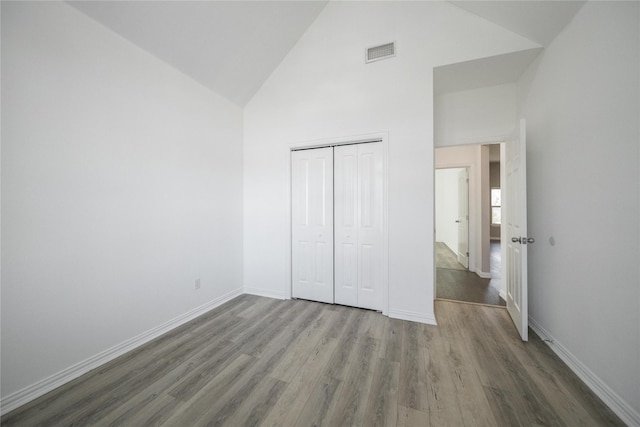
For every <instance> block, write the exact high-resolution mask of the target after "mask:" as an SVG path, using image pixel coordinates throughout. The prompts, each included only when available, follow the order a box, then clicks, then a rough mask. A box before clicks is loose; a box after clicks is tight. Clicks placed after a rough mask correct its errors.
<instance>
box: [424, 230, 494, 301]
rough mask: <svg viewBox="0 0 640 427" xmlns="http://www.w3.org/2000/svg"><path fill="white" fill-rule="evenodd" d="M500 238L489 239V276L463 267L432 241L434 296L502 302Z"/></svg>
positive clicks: (444, 247)
mask: <svg viewBox="0 0 640 427" xmlns="http://www.w3.org/2000/svg"><path fill="white" fill-rule="evenodd" d="M501 263H502V260H501V253H500V242H498V241H495V242H491V279H483V278H482V277H480V276H478V275H477V274H476V273H473V272H470V271H469V270H467V269H465V268H464V267H463V266H462V265H461V264H460V263H458V261H457V259H456V255H455V254H454V253H453V251H452V250H451V249H450V248H449V247H448V246H447V245H445V244H444V243H441V242H436V298H438V299H446V300H454V301H464V302H473V303H477V304H489V305H499V306H505V305H506V303H505V301H504V299H502V298H501V297H500V286H501V277H500V276H501Z"/></svg>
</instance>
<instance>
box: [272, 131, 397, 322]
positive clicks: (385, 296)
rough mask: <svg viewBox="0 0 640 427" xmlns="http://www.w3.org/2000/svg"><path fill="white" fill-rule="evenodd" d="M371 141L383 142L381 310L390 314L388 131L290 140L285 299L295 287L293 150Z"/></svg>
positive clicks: (288, 297) (289, 297) (288, 154)
mask: <svg viewBox="0 0 640 427" xmlns="http://www.w3.org/2000/svg"><path fill="white" fill-rule="evenodd" d="M369 142H380V143H381V144H382V259H383V263H382V264H383V265H382V277H381V282H382V314H384V315H387V316H388V314H389V227H388V223H389V221H388V218H389V204H388V193H389V191H388V189H389V182H388V176H389V173H388V171H389V164H388V159H389V155H388V154H389V134H388V132H376V133H370V134H362V135H354V136H346V137H337V138H329V139H322V140H315V141H307V142H294V143H290V144H289V146H288V150H287V151H288V152H287V160H288V165H289V166H288V169H289V185H288V186H287V188H288V190H287V191H288V202H289V209H288V213H289V215H288V218H287V222H288V229H289V235H288V239H287V240H288V242H289V250H288V264H289V286H288V287H287V292H286V295H285V299H291V294H292V288H293V275H292V272H293V270H292V267H293V263H292V245H291V242H292V237H293V235H292V228H291V227H292V192H291V188H292V187H291V185H292V177H293V173H292V169H291V152H292V151H297V150H306V149H312V148H324V147H335V146H340V145H350V144H363V143H369Z"/></svg>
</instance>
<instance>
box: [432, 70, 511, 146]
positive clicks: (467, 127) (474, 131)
mask: <svg viewBox="0 0 640 427" xmlns="http://www.w3.org/2000/svg"><path fill="white" fill-rule="evenodd" d="M434 121H435V123H434V126H435V136H434V138H435V139H434V142H435V146H436V147H447V146H454V145H460V144H473V143H489V142H501V141H504V138H505V136H509V134H510V133H511V132H512V131H513V127H514V123H515V122H516V85H515V83H508V84H503V85H498V86H490V87H484V88H480V89H473V90H465V91H459V92H448V93H443V94H439V95H438V96H436V97H435V99H434Z"/></svg>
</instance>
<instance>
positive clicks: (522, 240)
mask: <svg viewBox="0 0 640 427" xmlns="http://www.w3.org/2000/svg"><path fill="white" fill-rule="evenodd" d="M511 241H512V242H513V243H521V244H523V245H526V244H527V243H534V242H535V241H536V239H534V238H533V237H512V238H511Z"/></svg>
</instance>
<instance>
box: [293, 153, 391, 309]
mask: <svg viewBox="0 0 640 427" xmlns="http://www.w3.org/2000/svg"><path fill="white" fill-rule="evenodd" d="M382 185H383V181H382V144H381V143H379V142H376V143H365V144H354V145H343V146H337V147H334V148H331V147H327V148H318V149H310V150H302V151H294V152H293V153H292V238H293V240H292V268H293V271H292V279H293V289H292V295H293V297H294V298H304V299H310V300H314V301H322V302H335V303H337V304H344V305H350V306H354V307H362V308H370V309H374V310H382V303H383V297H382V295H383V293H382V291H383V289H382V288H383V270H382V267H383V262H384V260H383V242H382V227H383V225H382V220H383V218H382V212H383V189H382ZM328 235H331V236H330V238H329V236H328ZM327 257H330V260H329V259H328V258H327ZM329 261H330V262H329ZM334 295H335V296H334Z"/></svg>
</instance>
